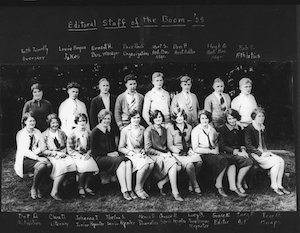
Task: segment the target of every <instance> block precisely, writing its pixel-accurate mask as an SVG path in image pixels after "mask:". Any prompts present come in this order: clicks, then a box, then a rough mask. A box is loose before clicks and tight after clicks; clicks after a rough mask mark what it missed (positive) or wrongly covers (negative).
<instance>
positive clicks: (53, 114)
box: [46, 113, 61, 128]
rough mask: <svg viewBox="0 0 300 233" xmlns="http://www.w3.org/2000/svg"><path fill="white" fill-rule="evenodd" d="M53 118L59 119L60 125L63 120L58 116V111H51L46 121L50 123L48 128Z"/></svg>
mask: <svg viewBox="0 0 300 233" xmlns="http://www.w3.org/2000/svg"><path fill="white" fill-rule="evenodd" d="M53 119H56V120H57V121H58V124H59V127H60V126H61V120H60V119H59V117H58V116H57V114H56V113H50V114H49V115H48V116H47V119H46V122H47V125H48V128H49V127H50V123H51V121H52V120H53Z"/></svg>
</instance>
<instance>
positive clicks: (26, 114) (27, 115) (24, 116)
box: [21, 112, 35, 128]
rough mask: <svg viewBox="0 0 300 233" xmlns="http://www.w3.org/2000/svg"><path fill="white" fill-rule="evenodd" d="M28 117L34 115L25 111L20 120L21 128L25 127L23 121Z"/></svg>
mask: <svg viewBox="0 0 300 233" xmlns="http://www.w3.org/2000/svg"><path fill="white" fill-rule="evenodd" d="M29 117H33V118H34V116H33V115H32V112H25V113H24V115H23V116H22V121H21V122H22V127H23V128H24V127H25V121H27V119H28V118H29ZM34 119H35V118H34Z"/></svg>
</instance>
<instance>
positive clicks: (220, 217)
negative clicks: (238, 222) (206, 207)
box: [212, 212, 231, 226]
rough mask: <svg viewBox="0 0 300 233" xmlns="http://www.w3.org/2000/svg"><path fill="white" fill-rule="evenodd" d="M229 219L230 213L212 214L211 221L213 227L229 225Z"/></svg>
mask: <svg viewBox="0 0 300 233" xmlns="http://www.w3.org/2000/svg"><path fill="white" fill-rule="evenodd" d="M230 217H231V213H216V212H215V213H212V218H213V219H212V221H213V224H214V225H215V226H216V225H227V224H229V219H230Z"/></svg>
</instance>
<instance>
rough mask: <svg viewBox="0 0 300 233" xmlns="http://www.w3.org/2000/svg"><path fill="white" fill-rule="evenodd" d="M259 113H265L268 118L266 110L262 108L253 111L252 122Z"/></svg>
mask: <svg viewBox="0 0 300 233" xmlns="http://www.w3.org/2000/svg"><path fill="white" fill-rule="evenodd" d="M258 113H263V114H264V115H265V116H266V112H265V109H264V108H262V107H257V108H255V109H254V110H253V112H252V113H251V118H252V120H254V119H255V117H256V116H257V114H258Z"/></svg>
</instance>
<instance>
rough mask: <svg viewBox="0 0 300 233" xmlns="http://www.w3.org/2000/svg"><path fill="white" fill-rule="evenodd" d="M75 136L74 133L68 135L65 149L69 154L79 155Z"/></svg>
mask: <svg viewBox="0 0 300 233" xmlns="http://www.w3.org/2000/svg"><path fill="white" fill-rule="evenodd" d="M75 147H76V136H75V135H74V134H71V135H70V137H68V140H67V151H68V154H69V155H71V156H74V157H75V158H76V157H81V153H79V152H78V151H77V150H76V149H75Z"/></svg>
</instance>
